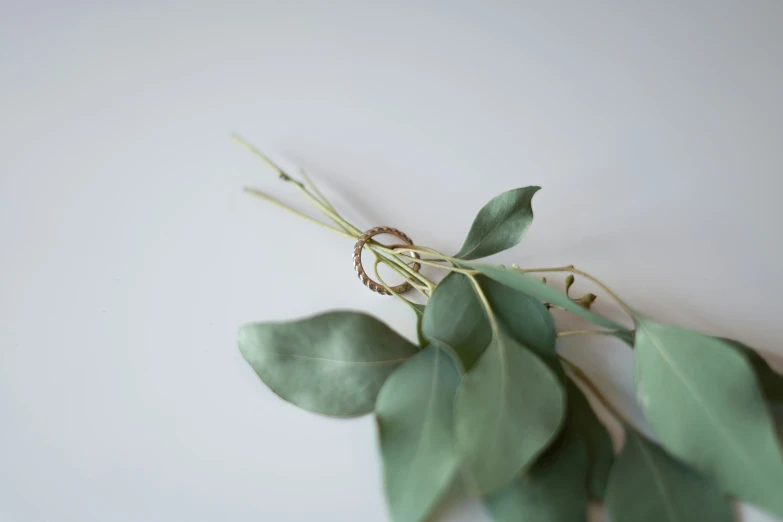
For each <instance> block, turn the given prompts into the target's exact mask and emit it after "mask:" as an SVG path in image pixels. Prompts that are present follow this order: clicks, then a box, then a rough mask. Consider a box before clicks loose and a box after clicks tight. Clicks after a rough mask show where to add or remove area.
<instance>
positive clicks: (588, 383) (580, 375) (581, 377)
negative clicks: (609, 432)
mask: <svg viewBox="0 0 783 522" xmlns="http://www.w3.org/2000/svg"><path fill="white" fill-rule="evenodd" d="M558 358H559V359H560V360H561V361H563V363H565V366H566V367H567V368H568V370H569V371H570V372H571V373H572V374H573V375H574V376H575V377H576V379H577V380H578V381H580V382H581V383H582V384H584V385H585V387H587V389H588V390H590V393H592V394H593V395H595V397H596V398H597V399H598V400H599V401H600V402H601V404H603V406H604V407H605V408H606V409H607V410H608V411H609V413H611V414H612V415H613V416H614V417H615V418H616V419H617V420H618V421H620V423H622V424H626V425H628V426H633V424H632V423H631V422H630V421H629V420H628V419H627V418H626V417H625V415H623V414H622V413H620V411H619V410H618V409H617V408H615V407H614V405H613V404H612V403H611V402H610V401H609V399H607V398H606V396H605V395H604V394H603V393H601V390H599V389H598V386H596V385H595V384H594V383H593V381H592V380H591V379H590V377H588V376H587V374H586V373H585V372H583V371H582V370H581V368H579V367H578V366H577V365H576V364H574V363H572V362H571V361H569V360H568V359H566V358H565V357H563V356H562V355H558Z"/></svg>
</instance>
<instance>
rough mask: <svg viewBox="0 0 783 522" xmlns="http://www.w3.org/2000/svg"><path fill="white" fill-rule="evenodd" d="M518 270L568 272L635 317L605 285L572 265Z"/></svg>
mask: <svg viewBox="0 0 783 522" xmlns="http://www.w3.org/2000/svg"><path fill="white" fill-rule="evenodd" d="M518 270H521V271H522V272H525V273H528V272H570V273H572V274H577V275H579V276H582V277H584V278H585V279H587V280H589V281H592V282H593V283H594V284H595V285H597V286H598V287H599V288H601V289H602V290H603V291H604V292H606V293H607V295H609V297H611V298H612V299H614V300H615V301H616V302H617V304H619V305H620V307H622V309H623V310H625V312H626V313H627V314H628V315H630V316H634V315H636V314H635V313H634V311H633V309H632V308H631V307H630V306H628V305H627V304H626V303H625V301H623V300H622V299H620V297H619V296H618V295H617V294H615V293H614V292H612V291H611V290H610V289H609V287H607V286H606V285H605V284H603V283H602V282H601V281H599V280H598V279H596V278H595V277H593V276H591V275H590V274H588V273H587V272H583V271H581V270H579V269H576V268H574V265H568V266H559V267H554V268H519V269H518Z"/></svg>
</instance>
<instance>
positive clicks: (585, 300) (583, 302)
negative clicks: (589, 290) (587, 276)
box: [577, 294, 598, 310]
mask: <svg viewBox="0 0 783 522" xmlns="http://www.w3.org/2000/svg"><path fill="white" fill-rule="evenodd" d="M596 299H598V296H597V295H595V294H585V295H583V296H582V297H581V298H580V299H579V300H578V301H577V304H578V305H579V306H581V307H583V308H587V309H588V310H589V309H590V307H591V306H592V305H593V303H594V302H595V300H596Z"/></svg>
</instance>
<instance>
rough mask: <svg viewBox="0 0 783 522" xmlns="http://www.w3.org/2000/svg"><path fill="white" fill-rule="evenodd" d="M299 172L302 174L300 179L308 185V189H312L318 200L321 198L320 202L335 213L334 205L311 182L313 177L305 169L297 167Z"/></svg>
mask: <svg viewBox="0 0 783 522" xmlns="http://www.w3.org/2000/svg"><path fill="white" fill-rule="evenodd" d="M299 173H300V174H301V175H302V179H303V180H304V182H305V185H307V186H308V187H310V190H312V191H313V194H315V196H316V197H317V198H318V199H319V200H321V203H323V204H324V206H326V208H328V209H329V210H331V211H332V212H334V213H335V214H336V213H337V209H336V208H334V205H332V204H331V203H329V200H328V199H326V196H324V195H323V193H322V192H321V191H320V190H318V186H317V185H316V184H315V182H313V179H312V178H311V177H310V174H308V173H307V171H306V170H305V169H299Z"/></svg>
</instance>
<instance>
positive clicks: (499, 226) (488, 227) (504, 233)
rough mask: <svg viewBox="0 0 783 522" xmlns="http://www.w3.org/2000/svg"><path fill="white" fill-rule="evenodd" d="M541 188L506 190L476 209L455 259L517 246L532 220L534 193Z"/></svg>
mask: <svg viewBox="0 0 783 522" xmlns="http://www.w3.org/2000/svg"><path fill="white" fill-rule="evenodd" d="M540 188H541V187H522V188H517V189H513V190H508V191H506V192H503V193H502V194H500V195H498V196H495V197H494V198H492V199H491V200H490V201H489V203H487V204H486V205H484V207H482V209H481V210H480V211H479V213H478V215H477V216H476V219H475V220H474V221H473V225H471V227H470V231H469V232H468V236H467V237H466V238H465V243H464V244H463V245H462V248H461V249H460V251H459V252H458V253H457V254H456V255H455V256H454V257H456V258H458V259H479V258H482V257H487V256H491V255H492V254H497V253H498V252H502V251H503V250H506V249H509V248H511V247H513V246H515V245H517V244H518V243H519V242H520V241H522V238H523V237H524V235H525V232H527V229H528V228H530V224H531V223H532V222H533V208H532V206H531V202H532V200H533V195H534V194H535V193H536V192H538V190H539V189H540Z"/></svg>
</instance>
